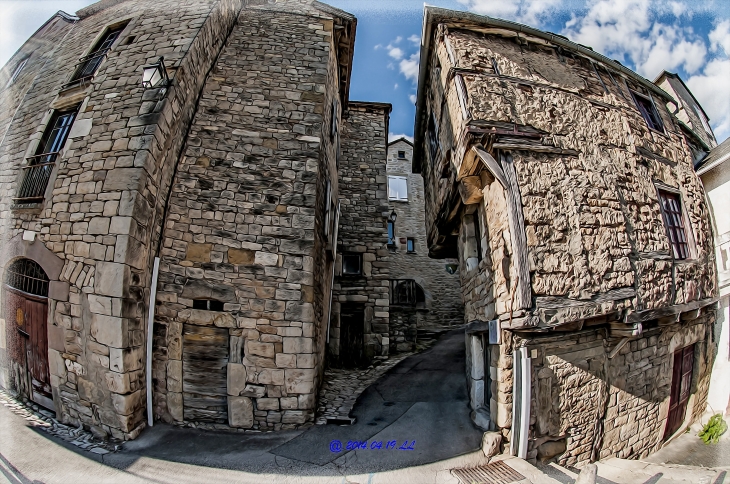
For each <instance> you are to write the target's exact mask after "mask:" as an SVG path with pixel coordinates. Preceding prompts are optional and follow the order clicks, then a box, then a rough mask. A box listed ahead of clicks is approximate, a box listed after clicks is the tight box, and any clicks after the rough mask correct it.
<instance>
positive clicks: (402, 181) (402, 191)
mask: <svg viewBox="0 0 730 484" xmlns="http://www.w3.org/2000/svg"><path fill="white" fill-rule="evenodd" d="M388 199H389V200H397V201H399V202H407V201H408V179H407V178H406V177H404V176H389V177H388Z"/></svg>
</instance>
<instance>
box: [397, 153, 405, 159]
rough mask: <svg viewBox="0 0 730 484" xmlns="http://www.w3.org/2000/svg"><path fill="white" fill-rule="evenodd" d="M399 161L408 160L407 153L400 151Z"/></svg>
mask: <svg viewBox="0 0 730 484" xmlns="http://www.w3.org/2000/svg"><path fill="white" fill-rule="evenodd" d="M398 159H399V160H405V159H406V152H405V151H399V152H398Z"/></svg>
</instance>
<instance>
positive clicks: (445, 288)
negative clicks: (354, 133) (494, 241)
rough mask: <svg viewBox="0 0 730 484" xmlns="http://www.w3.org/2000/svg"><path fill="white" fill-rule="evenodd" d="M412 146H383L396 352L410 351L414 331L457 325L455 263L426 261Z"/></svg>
mask: <svg viewBox="0 0 730 484" xmlns="http://www.w3.org/2000/svg"><path fill="white" fill-rule="evenodd" d="M412 165H413V143H411V142H410V141H408V140H407V139H405V138H399V139H396V140H393V141H391V142H390V143H388V164H387V170H386V171H387V174H388V203H389V207H388V211H389V213H394V214H395V216H396V218H395V221H394V222H392V221H389V225H388V227H389V230H388V247H389V249H390V256H389V266H390V278H391V288H390V326H391V330H390V334H391V345H392V347H393V349H394V350H395V351H411V350H412V349H413V347H414V345H415V343H416V339H417V333H418V330H422V331H432V330H440V329H445V328H450V327H457V326H461V325H462V324H463V322H464V309H463V308H464V306H463V304H462V302H461V294H460V284H459V274H458V260H456V259H446V260H439V259H431V258H430V257H428V244H427V242H426V225H425V216H426V214H425V205H424V198H423V178H422V177H421V176H420V175H419V174H418V173H413V170H412Z"/></svg>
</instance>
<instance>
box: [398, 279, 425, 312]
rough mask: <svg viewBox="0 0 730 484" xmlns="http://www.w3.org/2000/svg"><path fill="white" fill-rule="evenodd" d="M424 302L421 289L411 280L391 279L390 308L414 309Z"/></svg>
mask: <svg viewBox="0 0 730 484" xmlns="http://www.w3.org/2000/svg"><path fill="white" fill-rule="evenodd" d="M425 301H426V297H425V294H424V292H423V288H421V286H419V285H418V283H416V281H414V280H413V279H391V281H390V304H391V305H392V306H410V307H415V306H416V305H417V304H418V303H422V302H425Z"/></svg>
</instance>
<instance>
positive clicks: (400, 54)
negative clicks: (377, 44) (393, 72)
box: [388, 47, 403, 60]
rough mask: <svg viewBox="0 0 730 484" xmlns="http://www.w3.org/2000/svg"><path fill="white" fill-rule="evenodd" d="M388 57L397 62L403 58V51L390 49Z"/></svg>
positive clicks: (394, 48)
mask: <svg viewBox="0 0 730 484" xmlns="http://www.w3.org/2000/svg"><path fill="white" fill-rule="evenodd" d="M388 55H389V56H391V57H392V58H393V59H395V60H399V59H402V58H403V51H402V50H401V49H399V48H398V47H391V48H390V49H389V50H388Z"/></svg>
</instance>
